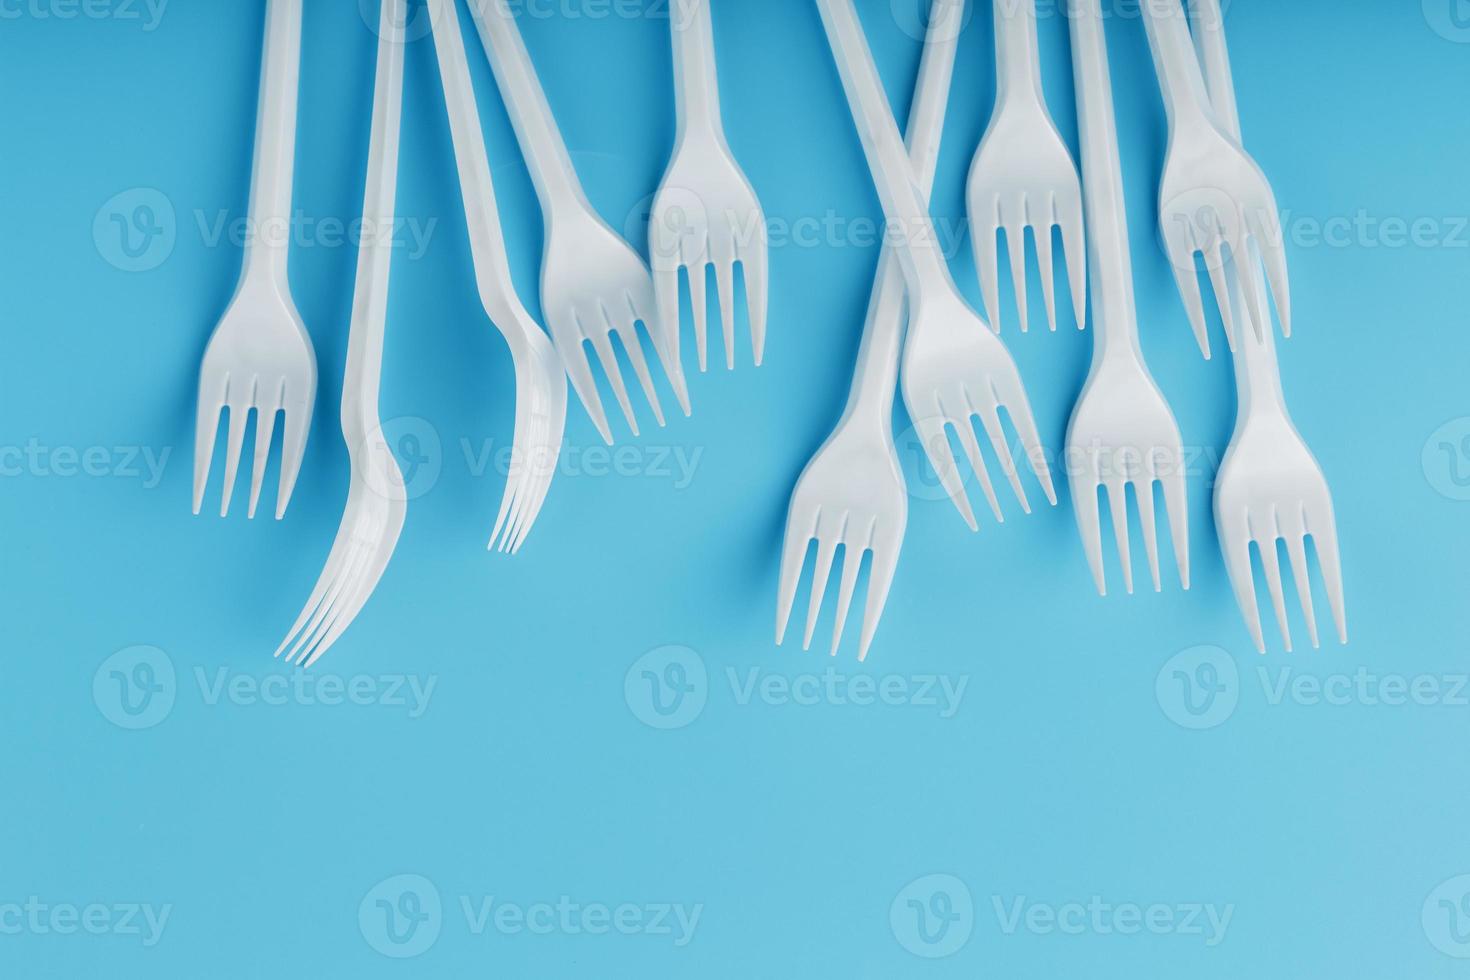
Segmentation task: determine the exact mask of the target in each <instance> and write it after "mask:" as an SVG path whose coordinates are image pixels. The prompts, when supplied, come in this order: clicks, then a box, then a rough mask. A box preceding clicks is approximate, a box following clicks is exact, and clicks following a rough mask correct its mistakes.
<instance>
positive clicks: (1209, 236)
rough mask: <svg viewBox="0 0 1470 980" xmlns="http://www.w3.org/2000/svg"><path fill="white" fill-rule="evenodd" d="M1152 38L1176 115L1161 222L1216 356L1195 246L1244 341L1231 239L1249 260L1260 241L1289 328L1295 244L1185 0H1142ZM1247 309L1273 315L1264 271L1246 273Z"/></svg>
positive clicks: (1202, 339) (1231, 337) (1228, 321)
mask: <svg viewBox="0 0 1470 980" xmlns="http://www.w3.org/2000/svg"><path fill="white" fill-rule="evenodd" d="M1142 7H1143V15H1144V24H1145V25H1146V26H1147V28H1148V38H1149V46H1150V47H1151V48H1152V49H1153V53H1154V64H1155V65H1156V67H1157V68H1158V74H1159V86H1160V88H1161V90H1162V91H1163V93H1164V103H1165V106H1166V108H1167V110H1168V115H1169V149H1168V153H1167V156H1166V158H1165V161H1164V176H1163V179H1162V181H1161V182H1160V185H1159V224H1160V230H1161V232H1162V234H1163V239H1164V247H1165V248H1166V250H1167V251H1168V253H1169V261H1170V263H1171V264H1172V265H1173V266H1174V275H1175V278H1176V279H1177V280H1178V283H1179V293H1180V295H1181V296H1182V297H1183V299H1184V306H1185V309H1186V310H1187V311H1188V313H1189V321H1190V323H1191V325H1192V326H1193V327H1194V334H1195V339H1196V340H1198V341H1199V345H1200V350H1201V351H1203V352H1204V354H1205V356H1206V357H1209V356H1210V340H1209V335H1208V333H1207V330H1206V327H1205V308H1204V300H1203V298H1202V296H1201V294H1200V286H1199V276H1198V273H1197V272H1196V270H1195V258H1194V257H1195V254H1196V253H1202V254H1203V255H1204V261H1205V266H1206V268H1207V269H1208V271H1209V275H1210V280H1211V284H1212V286H1213V288H1214V291H1215V300H1216V302H1217V303H1218V305H1219V307H1220V315H1221V317H1222V319H1223V320H1224V323H1225V332H1226V338H1227V340H1228V341H1229V343H1230V344H1231V346H1232V348H1233V346H1234V345H1235V343H1236V328H1235V323H1236V320H1237V315H1236V312H1235V310H1233V309H1232V304H1231V302H1230V298H1229V297H1230V294H1229V291H1228V288H1227V286H1226V283H1225V261H1226V259H1227V257H1228V256H1227V255H1226V254H1225V249H1227V248H1228V249H1229V256H1234V257H1235V258H1236V259H1237V260H1239V261H1243V260H1244V257H1245V256H1246V255H1247V254H1249V253H1248V252H1247V244H1248V243H1249V244H1253V245H1254V246H1255V247H1256V249H1257V251H1258V253H1259V254H1260V256H1261V258H1262V259H1263V260H1264V261H1265V264H1266V274H1267V276H1268V278H1269V279H1270V282H1271V292H1272V294H1273V295H1274V297H1275V299H1276V310H1277V312H1278V313H1279V314H1280V316H1281V330H1282V333H1283V334H1284V335H1285V336H1288V337H1289V336H1291V295H1290V292H1289V289H1288V282H1287V275H1286V249H1285V246H1284V242H1283V234H1282V230H1281V217H1280V215H1279V214H1278V213H1277V210H1276V196H1275V195H1274V194H1273V193H1272V192H1271V185H1270V183H1269V182H1268V181H1267V180H1266V175H1265V174H1264V173H1262V172H1261V168H1260V167H1258V166H1257V165H1256V162H1255V161H1254V160H1252V159H1251V157H1250V155H1249V154H1248V153H1246V152H1245V150H1244V149H1243V148H1242V147H1241V145H1240V141H1239V140H1237V139H1234V138H1232V137H1231V136H1230V134H1229V133H1228V132H1226V131H1225V130H1224V129H1223V128H1222V127H1221V125H1220V122H1219V119H1218V118H1217V117H1216V115H1215V113H1214V112H1213V110H1212V108H1211V106H1210V101H1209V95H1208V92H1207V91H1206V89H1205V82H1204V76H1203V75H1202V74H1201V72H1200V65H1199V61H1198V59H1197V58H1196V57H1195V52H1194V48H1193V47H1192V46H1191V43H1190V32H1189V23H1188V21H1187V20H1186V19H1185V14H1184V8H1183V6H1181V4H1180V0H1142ZM1243 286H1244V289H1243V291H1244V293H1245V300H1246V310H1247V312H1248V313H1249V317H1250V319H1251V321H1252V322H1253V323H1254V324H1255V327H1256V329H1257V330H1261V329H1263V328H1264V327H1265V326H1266V325H1267V323H1268V321H1269V317H1268V315H1267V310H1266V296H1265V290H1264V288H1261V285H1260V283H1258V282H1257V280H1256V277H1255V276H1246V277H1245V281H1244V283H1243Z"/></svg>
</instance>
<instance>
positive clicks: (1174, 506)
mask: <svg viewBox="0 0 1470 980" xmlns="http://www.w3.org/2000/svg"><path fill="white" fill-rule="evenodd" d="M1150 465H1152V466H1153V467H1154V468H1153V475H1154V479H1156V480H1158V481H1159V482H1160V483H1162V484H1163V487H1164V510H1165V511H1166V512H1167V513H1168V515H1169V538H1170V539H1171V540H1172V541H1173V542H1174V561H1175V563H1176V564H1177V565H1178V566H1179V584H1180V586H1181V587H1183V589H1184V591H1186V592H1188V591H1189V481H1188V475H1187V474H1186V473H1185V472H1184V463H1183V460H1181V459H1179V458H1177V457H1176V458H1173V459H1171V460H1170V462H1169V467H1170V468H1169V471H1168V472H1160V471H1159V469H1158V467H1157V465H1156V464H1155V463H1154V462H1153V461H1152V460H1150Z"/></svg>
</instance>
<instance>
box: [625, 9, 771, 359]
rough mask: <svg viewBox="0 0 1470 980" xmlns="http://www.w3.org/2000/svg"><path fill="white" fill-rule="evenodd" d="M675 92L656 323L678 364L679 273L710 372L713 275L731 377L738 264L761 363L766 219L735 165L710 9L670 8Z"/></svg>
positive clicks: (661, 214) (656, 238)
mask: <svg viewBox="0 0 1470 980" xmlns="http://www.w3.org/2000/svg"><path fill="white" fill-rule="evenodd" d="M672 2H673V10H672V12H671V15H670V17H669V25H670V28H671V30H672V32H673V37H674V92H675V96H676V97H675V105H676V109H677V114H678V129H677V133H676V135H675V138H674V156H673V159H672V160H671V161H670V162H669V169H668V171H667V172H666V173H665V174H664V179H663V183H662V184H661V185H660V187H659V191H658V194H657V195H656V196H655V197H654V201H653V213H652V217H651V218H650V220H649V228H648V247H649V251H650V253H651V255H652V261H653V281H654V286H655V288H656V290H657V293H658V307H659V316H660V317H661V318H662V320H663V322H664V323H665V324H666V325H667V327H668V329H669V338H670V342H671V344H672V353H673V357H674V359H675V360H676V361H677V360H678V358H679V340H680V326H679V270H680V269H681V268H682V269H684V270H686V272H687V274H688V277H689V296H690V305H691V306H692V307H693V312H694V345H695V349H696V350H697V351H698V354H699V369H700V370H701V371H704V370H706V367H707V364H708V347H709V338H708V335H707V322H706V321H707V319H708V310H707V307H706V300H705V297H706V287H707V280H708V267H709V266H711V265H712V266H713V267H714V272H715V283H716V291H717V292H718V293H719V301H720V316H721V320H722V325H723V329H724V335H725V364H726V366H727V367H728V368H732V369H733V368H734V367H735V263H737V262H739V263H740V266H741V270H742V272H743V273H744V276H745V297H746V308H747V310H748V311H749V316H750V339H751V346H752V348H753V350H754V357H755V363H756V365H757V366H759V365H760V363H761V358H762V357H763V356H764V353H765V343H766V308H767V305H768V302H769V300H768V296H769V283H768V278H769V266H770V261H769V257H768V254H767V234H766V216H765V214H764V212H762V211H761V206H760V201H759V200H757V199H756V195H755V189H754V188H752V187H751V186H750V181H749V180H748V179H746V176H745V172H744V171H743V170H741V169H740V165H739V164H738V163H736V162H735V157H734V155H733V154H732V153H731V152H730V146H729V144H728V143H727V142H726V140H725V128H724V124H723V123H722V122H721V118H720V94H719V80H718V76H717V74H716V72H715V36H714V27H713V24H712V22H711V18H710V8H709V0H672Z"/></svg>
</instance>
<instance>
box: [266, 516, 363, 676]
mask: <svg viewBox="0 0 1470 980" xmlns="http://www.w3.org/2000/svg"><path fill="white" fill-rule="evenodd" d="M340 541H341V532H338V541H336V542H333V544H332V550H331V552H330V553H329V554H328V555H327V563H326V566H325V567H324V568H322V573H321V575H320V576H318V577H317V580H316V585H314V586H312V589H311V597H310V598H308V599H307V600H306V605H305V606H303V607H302V609H301V614H300V615H299V616H297V617H296V622H295V623H293V624H292V625H291V628H290V629H289V630H287V631H286V638H285V639H284V640H282V641H281V645H280V646H278V647H276V652H275V656H276V658H277V659H279V658H280V656H281V654H282V653H284V652H285V650H286V648H287V647H289V646H290V645H291V644H292V643H293V642H294V641H295V640H296V637H297V634H298V633H300V632H301V628H302V627H303V626H305V625H306V623H307V621H308V620H310V619H311V617H312V615H313V614H314V613H315V612H316V610H317V607H318V606H319V605H321V602H322V600H323V599H324V598H326V594H327V590H329V589H330V588H331V587H332V585H333V584H334V583H335V582H336V581H337V572H338V571H339V570H340V569H341V568H342V565H343V564H344V563H345V562H346V560H347V555H348V554H349V553H350V552H351V548H350V547H348V548H339V547H338V544H340Z"/></svg>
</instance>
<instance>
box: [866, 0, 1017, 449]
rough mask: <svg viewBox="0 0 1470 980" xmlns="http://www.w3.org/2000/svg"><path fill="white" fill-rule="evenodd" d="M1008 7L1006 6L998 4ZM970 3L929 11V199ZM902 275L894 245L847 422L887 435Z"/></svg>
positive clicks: (914, 117) (911, 139)
mask: <svg viewBox="0 0 1470 980" xmlns="http://www.w3.org/2000/svg"><path fill="white" fill-rule="evenodd" d="M997 2H1004V0H997ZM964 14H965V0H934V4H933V6H932V7H931V8H930V11H929V31H928V34H927V36H926V38H925V40H924V55H923V59H922V60H921V61H920V63H919V80H918V83H917V84H916V86H915V88H914V101H913V106H912V107H911V108H910V109H909V128H908V153H909V163H910V164H912V166H913V168H914V175H915V176H916V177H917V178H918V180H919V190H920V191H922V192H923V194H924V196H925V198H926V199H927V198H928V196H929V195H930V193H932V191H933V189H934V175H935V172H936V171H937V170H938V169H939V147H940V141H941V138H942V137H943V135H944V115H945V110H946V109H947V108H948V106H949V91H950V84H951V82H952V80H953V78H954V65H955V51H956V49H957V48H958V46H959V36H960V31H961V29H962V28H963V27H964ZM905 296H906V294H905V292H904V283H903V269H902V268H901V267H900V265H899V259H898V256H897V254H896V252H895V250H894V248H893V246H891V245H886V246H884V248H883V254H882V256H881V258H880V259H879V261H878V276H877V279H876V280H875V281H874V283H873V294H872V298H871V299H870V300H869V301H868V316H867V320H866V322H865V324H864V326H863V339H862V344H861V346H860V347H859V348H858V362H857V370H856V371H855V372H854V373H853V381H852V391H851V393H850V394H849V395H848V401H847V410H846V411H845V412H844V419H846V418H849V417H853V416H858V415H863V416H865V417H867V418H869V419H871V420H872V421H873V422H874V423H875V424H876V425H878V426H879V428H880V429H881V431H883V432H884V433H891V431H892V421H893V400H894V393H895V389H896V386H897V384H898V368H899V359H900V356H901V354H902V348H903V333H904V312H905V310H904V299H905Z"/></svg>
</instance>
